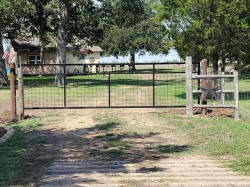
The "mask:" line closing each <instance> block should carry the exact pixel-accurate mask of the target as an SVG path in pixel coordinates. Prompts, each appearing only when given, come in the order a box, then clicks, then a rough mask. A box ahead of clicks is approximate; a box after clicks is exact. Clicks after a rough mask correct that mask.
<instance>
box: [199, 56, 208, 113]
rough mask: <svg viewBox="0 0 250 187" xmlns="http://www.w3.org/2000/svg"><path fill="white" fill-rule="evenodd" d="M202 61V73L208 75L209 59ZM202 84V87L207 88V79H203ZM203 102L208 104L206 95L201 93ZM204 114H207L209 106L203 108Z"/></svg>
mask: <svg viewBox="0 0 250 187" xmlns="http://www.w3.org/2000/svg"><path fill="white" fill-rule="evenodd" d="M201 63H202V75H207V67H208V61H207V59H203V60H202V61H201ZM201 86H202V88H207V79H201ZM201 99H202V102H201V103H202V104H203V105H207V98H206V97H205V95H204V93H203V94H202V95H201ZM201 113H202V114H207V108H202V109H201Z"/></svg>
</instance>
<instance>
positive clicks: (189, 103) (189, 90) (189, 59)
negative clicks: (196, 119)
mask: <svg viewBox="0 0 250 187" xmlns="http://www.w3.org/2000/svg"><path fill="white" fill-rule="evenodd" d="M186 100H187V101H186V102H187V105H186V113H187V115H193V83H192V57H186Z"/></svg>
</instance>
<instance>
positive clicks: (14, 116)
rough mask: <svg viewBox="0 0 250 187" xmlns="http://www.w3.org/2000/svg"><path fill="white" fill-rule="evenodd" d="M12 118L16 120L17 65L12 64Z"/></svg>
mask: <svg viewBox="0 0 250 187" xmlns="http://www.w3.org/2000/svg"><path fill="white" fill-rule="evenodd" d="M10 92H11V118H12V120H13V121H15V120H16V65H15V63H11V64H10Z"/></svg>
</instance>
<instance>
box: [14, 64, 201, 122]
mask: <svg viewBox="0 0 250 187" xmlns="http://www.w3.org/2000/svg"><path fill="white" fill-rule="evenodd" d="M186 63H187V60H186V62H164V63H136V64H135V65H152V69H151V70H152V73H150V74H151V75H152V88H153V89H152V92H153V94H152V95H153V103H152V105H149V106H112V105H111V98H110V97H111V94H110V92H111V78H110V76H111V74H119V73H115V72H102V73H87V74H86V73H78V74H71V73H70V74H69V73H66V67H67V66H85V65H88V66H98V67H101V66H110V65H119V66H125V65H127V66H130V63H115V64H114V63H112V64H111V63H103V64H91V63H90V64H32V65H29V64H22V65H21V64H19V68H18V74H20V75H19V76H18V84H20V88H21V89H19V90H20V92H19V94H18V96H19V97H18V99H19V102H18V104H19V105H18V108H19V110H20V112H19V113H18V116H19V119H23V117H22V116H24V112H22V111H24V110H33V109H97V108H101V109H103V108H107V109H108V108H185V107H186V105H171V106H170V105H169V106H158V105H156V103H155V97H156V90H155V87H156V84H155V81H156V80H155V74H156V72H155V70H156V69H155V66H156V65H185V64H186ZM194 64H197V63H194ZM43 65H45V66H55V67H58V66H62V67H63V75H64V80H66V77H67V76H70V75H94V74H104V75H108V90H109V102H108V106H93V107H91V106H87V107H67V103H66V99H67V98H66V94H67V93H66V81H64V96H63V98H64V102H63V106H62V107H25V106H24V99H25V97H24V92H23V89H24V85H23V84H24V81H23V76H29V75H31V76H39V75H45V76H46V75H58V73H54V74H46V73H45V74H41V73H38V74H25V73H24V74H23V71H22V68H23V67H29V66H30V67H39V66H40V67H41V66H43ZM191 71H192V69H191ZM174 73H183V74H185V75H186V74H187V73H186V71H185V70H184V71H183V72H174ZM195 73H198V74H199V73H200V68H199V66H198V72H195ZM128 74H130V73H128ZM131 74H133V73H131ZM134 74H136V73H134ZM21 85H22V86H21ZM186 102H187V100H186Z"/></svg>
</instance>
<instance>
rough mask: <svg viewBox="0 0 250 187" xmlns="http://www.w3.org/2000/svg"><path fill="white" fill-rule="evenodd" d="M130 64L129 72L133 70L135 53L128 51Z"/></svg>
mask: <svg viewBox="0 0 250 187" xmlns="http://www.w3.org/2000/svg"><path fill="white" fill-rule="evenodd" d="M130 65H131V69H130V71H131V72H134V71H135V53H130Z"/></svg>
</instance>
